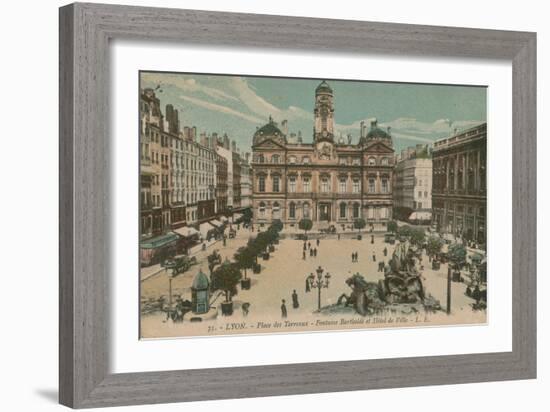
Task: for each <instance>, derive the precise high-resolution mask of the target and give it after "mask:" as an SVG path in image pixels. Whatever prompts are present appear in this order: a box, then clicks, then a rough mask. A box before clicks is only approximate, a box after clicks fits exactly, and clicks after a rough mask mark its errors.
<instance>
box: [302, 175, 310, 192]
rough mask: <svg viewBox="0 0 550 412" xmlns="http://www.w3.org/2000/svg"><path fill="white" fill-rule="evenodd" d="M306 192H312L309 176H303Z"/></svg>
mask: <svg viewBox="0 0 550 412" xmlns="http://www.w3.org/2000/svg"><path fill="white" fill-rule="evenodd" d="M303 186H304V193H309V192H311V179H310V177H309V176H304V178H303Z"/></svg>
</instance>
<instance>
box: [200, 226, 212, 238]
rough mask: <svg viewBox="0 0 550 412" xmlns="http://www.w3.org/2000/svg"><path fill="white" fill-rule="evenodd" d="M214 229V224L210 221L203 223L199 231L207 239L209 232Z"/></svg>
mask: <svg viewBox="0 0 550 412" xmlns="http://www.w3.org/2000/svg"><path fill="white" fill-rule="evenodd" d="M211 230H212V225H210V224H208V223H206V222H205V223H201V224H200V226H199V232H200V233H201V236H202V237H203V238H204V239H206V238H207V237H208V232H210V231H211Z"/></svg>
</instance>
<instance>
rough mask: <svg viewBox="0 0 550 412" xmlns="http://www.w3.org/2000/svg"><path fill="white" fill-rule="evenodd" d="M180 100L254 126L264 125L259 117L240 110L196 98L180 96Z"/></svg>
mask: <svg viewBox="0 0 550 412" xmlns="http://www.w3.org/2000/svg"><path fill="white" fill-rule="evenodd" d="M180 98H181V99H183V100H186V101H188V102H191V103H193V104H195V105H197V106H200V107H203V108H205V109H208V110H211V111H215V112H219V113H225V114H229V115H232V116H236V117H239V118H241V119H244V120H247V121H249V122H251V123H254V124H258V123H262V121H263V120H262V119H261V118H259V117H256V116H251V115H248V114H246V113H242V112H239V111H238V110H235V109H232V108H230V107H227V106H223V105H221V104H216V103H211V102H207V101H205V100H201V99H197V98H195V97H191V96H185V95H182V96H180Z"/></svg>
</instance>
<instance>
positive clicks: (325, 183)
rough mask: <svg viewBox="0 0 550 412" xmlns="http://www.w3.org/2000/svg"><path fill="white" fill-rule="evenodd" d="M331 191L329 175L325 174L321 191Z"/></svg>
mask: <svg viewBox="0 0 550 412" xmlns="http://www.w3.org/2000/svg"><path fill="white" fill-rule="evenodd" d="M329 191H330V184H329V180H328V176H323V177H322V178H321V192H323V193H328V192H329Z"/></svg>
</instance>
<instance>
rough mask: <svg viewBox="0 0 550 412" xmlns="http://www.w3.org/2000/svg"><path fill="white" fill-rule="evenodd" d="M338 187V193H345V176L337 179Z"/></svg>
mask: <svg viewBox="0 0 550 412" xmlns="http://www.w3.org/2000/svg"><path fill="white" fill-rule="evenodd" d="M339 183H340V185H339V189H340V193H346V178H345V177H341V178H340V180H339Z"/></svg>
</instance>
